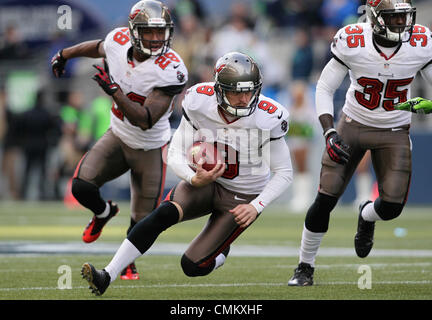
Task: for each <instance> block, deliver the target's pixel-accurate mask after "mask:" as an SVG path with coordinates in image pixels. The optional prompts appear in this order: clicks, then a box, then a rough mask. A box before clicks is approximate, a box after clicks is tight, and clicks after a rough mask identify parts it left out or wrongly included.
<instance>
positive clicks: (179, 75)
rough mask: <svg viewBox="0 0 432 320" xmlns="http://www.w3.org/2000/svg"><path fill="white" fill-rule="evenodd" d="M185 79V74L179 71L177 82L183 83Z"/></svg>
mask: <svg viewBox="0 0 432 320" xmlns="http://www.w3.org/2000/svg"><path fill="white" fill-rule="evenodd" d="M184 78H185V75H184V74H183V72H180V71H177V80H178V81H180V82H183V81H184Z"/></svg>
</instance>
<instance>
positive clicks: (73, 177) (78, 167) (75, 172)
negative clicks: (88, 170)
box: [72, 152, 87, 179]
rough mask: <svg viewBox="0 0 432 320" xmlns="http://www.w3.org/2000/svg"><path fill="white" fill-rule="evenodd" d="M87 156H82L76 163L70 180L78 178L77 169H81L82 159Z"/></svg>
mask: <svg viewBox="0 0 432 320" xmlns="http://www.w3.org/2000/svg"><path fill="white" fill-rule="evenodd" d="M86 156H87V152H86V153H85V154H84V155H83V156H82V158H81V160H80V161H79V162H78V165H77V167H76V168H75V171H74V174H73V176H72V179H75V178H78V173H79V169H80V168H81V163H82V162H83V160H84V158H85V157H86Z"/></svg>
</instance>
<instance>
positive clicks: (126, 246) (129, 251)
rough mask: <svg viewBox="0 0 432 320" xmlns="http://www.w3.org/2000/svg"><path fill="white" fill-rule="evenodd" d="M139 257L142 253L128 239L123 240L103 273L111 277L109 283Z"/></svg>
mask: <svg viewBox="0 0 432 320" xmlns="http://www.w3.org/2000/svg"><path fill="white" fill-rule="evenodd" d="M141 256H142V253H141V252H140V251H139V250H138V249H137V248H136V247H135V246H134V245H133V244H132V242H130V241H129V240H128V239H124V241H123V243H122V244H121V246H120V248H118V250H117V252H116V253H115V255H114V257H113V258H112V260H111V262H110V263H109V264H108V265H107V266H106V267H105V271H107V272H108V273H109V275H110V277H111V282H113V281H114V280H115V279H116V278H117V276H118V274H119V273H120V272H122V270H123V269H124V268H126V267H127V266H128V265H129V264H130V263H131V262H133V261H135V259H136V258H138V257H141Z"/></svg>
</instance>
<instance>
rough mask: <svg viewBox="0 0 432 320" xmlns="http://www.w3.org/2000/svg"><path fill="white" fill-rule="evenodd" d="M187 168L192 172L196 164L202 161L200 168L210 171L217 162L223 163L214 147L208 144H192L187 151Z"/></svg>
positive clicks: (200, 142)
mask: <svg viewBox="0 0 432 320" xmlns="http://www.w3.org/2000/svg"><path fill="white" fill-rule="evenodd" d="M187 156H188V162H189V167H191V168H192V169H193V170H194V171H195V170H196V168H197V165H198V162H199V161H200V160H201V159H202V167H203V169H204V170H207V171H210V170H212V169H213V168H214V167H215V166H216V164H217V163H218V161H220V162H221V163H222V162H223V160H222V157H221V155H220V152H219V150H218V149H217V147H216V145H214V144H213V143H208V142H202V141H198V142H194V144H193V145H192V146H191V147H190V148H189V150H188V154H187Z"/></svg>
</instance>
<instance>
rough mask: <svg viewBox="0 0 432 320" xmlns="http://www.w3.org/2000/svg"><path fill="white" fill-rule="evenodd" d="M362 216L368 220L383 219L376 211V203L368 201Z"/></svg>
mask: <svg viewBox="0 0 432 320" xmlns="http://www.w3.org/2000/svg"><path fill="white" fill-rule="evenodd" d="M361 215H362V218H363V219H364V220H366V221H370V222H372V221H378V220H382V219H381V218H380V216H379V215H378V213H376V211H375V207H374V203H373V202H371V203H368V204H367V205H366V206H364V207H363V210H362V212H361Z"/></svg>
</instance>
